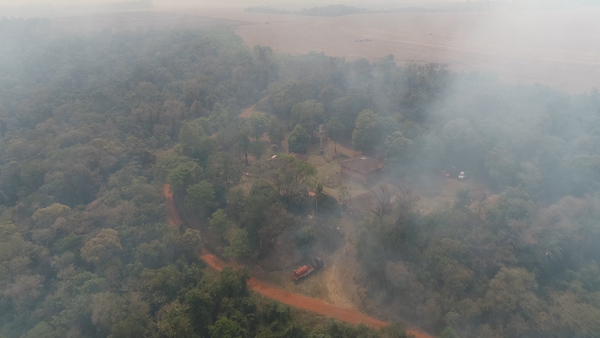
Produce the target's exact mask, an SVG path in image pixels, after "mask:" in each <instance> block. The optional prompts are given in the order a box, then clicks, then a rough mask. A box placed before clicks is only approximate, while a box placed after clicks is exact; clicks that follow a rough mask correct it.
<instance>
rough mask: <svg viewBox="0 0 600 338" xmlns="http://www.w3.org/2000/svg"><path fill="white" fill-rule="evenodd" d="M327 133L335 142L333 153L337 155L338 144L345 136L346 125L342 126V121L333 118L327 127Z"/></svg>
mask: <svg viewBox="0 0 600 338" xmlns="http://www.w3.org/2000/svg"><path fill="white" fill-rule="evenodd" d="M325 132H326V133H327V136H328V137H329V138H330V139H331V140H332V141H333V152H334V153H337V142H339V141H340V140H341V138H342V136H343V135H344V125H343V124H342V121H340V119H339V118H337V117H332V118H331V119H330V120H329V122H327V124H326V125H325Z"/></svg>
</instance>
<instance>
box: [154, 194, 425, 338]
mask: <svg viewBox="0 0 600 338" xmlns="http://www.w3.org/2000/svg"><path fill="white" fill-rule="evenodd" d="M163 194H164V195H165V203H166V205H167V209H168V210H169V212H168V217H169V223H170V224H172V225H179V224H181V223H182V222H181V218H180V217H179V214H178V213H177V209H175V204H174V203H173V193H171V189H170V186H169V185H168V184H165V185H164V187H163ZM200 257H201V258H202V260H204V261H205V262H206V263H207V264H208V265H210V266H211V267H212V268H214V269H215V270H217V271H221V270H222V269H223V268H224V267H228V266H229V267H233V266H232V264H228V263H226V262H224V261H223V260H221V259H220V258H219V257H217V256H215V255H213V254H212V253H210V252H209V251H208V250H206V249H204V248H203V249H202V255H200ZM248 285H249V286H250V288H251V289H252V290H254V291H255V292H258V293H260V294H261V295H263V296H265V297H268V298H271V299H274V300H276V301H279V302H281V303H285V304H288V305H291V306H295V307H297V308H300V309H304V310H308V311H311V312H314V313H317V314H320V315H323V316H326V317H331V318H335V319H339V320H341V321H344V322H347V323H351V324H360V323H363V324H364V325H366V326H369V327H372V328H376V329H377V328H381V327H384V326H386V325H388V324H389V323H387V322H384V321H381V320H378V319H375V318H372V317H369V316H367V315H365V314H364V313H361V312H358V311H355V310H350V309H344V308H340V307H336V306H333V305H331V304H327V303H325V302H322V301H319V300H316V299H313V298H310V297H306V296H302V295H298V294H294V293H291V292H289V291H285V290H282V289H278V288H276V287H273V286H271V285H269V284H267V283H264V282H261V281H259V280H257V279H256V278H250V281H249V282H248ZM406 333H408V334H410V335H413V336H414V337H415V338H433V336H431V335H429V334H427V333H424V332H422V331H418V330H415V329H406Z"/></svg>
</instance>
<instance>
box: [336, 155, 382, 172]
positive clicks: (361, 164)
mask: <svg viewBox="0 0 600 338" xmlns="http://www.w3.org/2000/svg"><path fill="white" fill-rule="evenodd" d="M340 165H341V166H342V168H346V169H350V170H352V171H354V172H357V173H359V174H364V175H367V174H370V173H372V172H375V171H377V170H379V169H381V168H383V163H381V162H379V161H377V160H376V159H374V158H371V157H366V156H360V157H354V158H351V159H349V160H347V161H344V162H341V163H340Z"/></svg>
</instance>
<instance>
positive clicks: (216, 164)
mask: <svg viewBox="0 0 600 338" xmlns="http://www.w3.org/2000/svg"><path fill="white" fill-rule="evenodd" d="M206 176H207V178H208V179H209V180H210V181H211V182H212V183H214V184H216V185H219V186H222V187H226V188H230V187H232V186H234V185H236V184H238V183H239V181H240V176H241V168H240V165H239V161H236V160H235V159H234V158H232V157H231V156H230V155H229V154H226V153H223V152H218V153H216V154H213V155H210V156H209V157H208V164H207V165H206Z"/></svg>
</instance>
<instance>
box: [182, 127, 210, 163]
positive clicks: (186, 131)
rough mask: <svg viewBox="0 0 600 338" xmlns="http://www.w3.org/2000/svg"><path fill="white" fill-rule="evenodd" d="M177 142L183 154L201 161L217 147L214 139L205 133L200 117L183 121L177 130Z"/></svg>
mask: <svg viewBox="0 0 600 338" xmlns="http://www.w3.org/2000/svg"><path fill="white" fill-rule="evenodd" d="M179 143H180V144H181V146H182V148H183V152H184V154H185V155H187V156H189V157H192V158H195V159H197V160H199V161H200V162H201V163H204V161H206V159H207V158H208V156H210V155H211V154H212V153H213V152H215V151H216V149H217V145H216V142H215V140H213V139H212V138H211V137H210V135H207V134H206V133H205V131H204V127H203V126H202V122H201V120H200V119H197V120H194V121H191V122H185V123H183V125H182V126H181V131H180V132H179Z"/></svg>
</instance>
